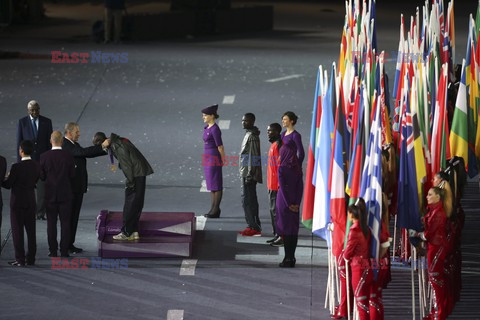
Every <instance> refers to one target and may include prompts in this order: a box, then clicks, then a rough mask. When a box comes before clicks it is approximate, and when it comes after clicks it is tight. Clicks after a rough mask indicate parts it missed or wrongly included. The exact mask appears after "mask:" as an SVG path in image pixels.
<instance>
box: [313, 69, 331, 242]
mask: <svg viewBox="0 0 480 320" xmlns="http://www.w3.org/2000/svg"><path fill="white" fill-rule="evenodd" d="M335 75H336V71H335V63H334V64H333V66H332V71H331V76H330V84H329V87H328V90H327V93H326V94H325V97H324V99H323V101H322V118H321V120H320V135H319V136H318V140H317V143H316V153H315V158H316V183H315V200H314V206H313V222H312V232H313V233H314V234H316V235H317V236H320V237H322V238H323V239H325V240H327V244H328V246H329V247H331V243H330V234H329V231H328V229H327V225H328V224H329V223H330V192H329V191H328V175H329V172H330V157H331V154H332V135H333V130H334V122H333V114H334V111H333V108H334V107H335V105H336V103H335V101H336V93H335Z"/></svg>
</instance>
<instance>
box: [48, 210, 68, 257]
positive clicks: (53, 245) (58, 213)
mask: <svg viewBox="0 0 480 320" xmlns="http://www.w3.org/2000/svg"><path fill="white" fill-rule="evenodd" d="M46 209H47V237H48V250H49V251H50V252H52V253H57V249H58V242H57V217H60V228H61V229H60V230H61V231H60V254H61V255H67V254H68V248H69V247H70V239H71V238H70V216H71V214H72V202H71V201H66V202H54V203H46Z"/></svg>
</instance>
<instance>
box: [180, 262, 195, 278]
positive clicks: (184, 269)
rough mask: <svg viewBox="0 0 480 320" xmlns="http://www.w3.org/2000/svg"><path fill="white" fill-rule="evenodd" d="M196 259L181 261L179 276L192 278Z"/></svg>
mask: <svg viewBox="0 0 480 320" xmlns="http://www.w3.org/2000/svg"><path fill="white" fill-rule="evenodd" d="M197 261H198V260H197V259H190V260H187V259H185V260H183V261H182V266H181V267H180V275H181V276H194V275H195V268H196V267H197Z"/></svg>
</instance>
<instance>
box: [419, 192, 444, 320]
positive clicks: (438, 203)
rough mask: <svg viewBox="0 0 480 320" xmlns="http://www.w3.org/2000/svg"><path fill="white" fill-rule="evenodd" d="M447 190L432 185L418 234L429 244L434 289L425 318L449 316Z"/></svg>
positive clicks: (429, 267) (431, 280) (428, 254)
mask: <svg viewBox="0 0 480 320" xmlns="http://www.w3.org/2000/svg"><path fill="white" fill-rule="evenodd" d="M444 197H445V191H444V190H442V189H440V188H439V187H432V188H430V190H428V194H427V213H426V214H425V216H424V217H423V224H424V230H425V231H423V232H420V233H418V234H416V236H419V237H420V238H421V239H422V240H424V241H426V242H427V244H428V248H427V264H428V281H429V282H430V285H431V286H432V289H433V302H434V303H433V306H432V310H431V311H430V314H429V315H427V316H426V317H424V319H439V320H444V319H446V318H447V310H446V307H447V306H446V299H445V298H446V295H447V293H446V287H445V269H444V260H445V255H446V251H447V249H446V247H447V241H446V240H447V234H446V233H447V232H446V224H447V215H446V214H445V210H444V208H443V199H444Z"/></svg>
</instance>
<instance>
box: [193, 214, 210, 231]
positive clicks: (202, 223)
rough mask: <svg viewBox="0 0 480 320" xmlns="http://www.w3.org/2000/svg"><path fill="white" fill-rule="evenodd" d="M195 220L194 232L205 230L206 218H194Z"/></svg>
mask: <svg viewBox="0 0 480 320" xmlns="http://www.w3.org/2000/svg"><path fill="white" fill-rule="evenodd" d="M195 220H196V221H197V227H196V230H203V229H205V222H207V218H206V217H204V216H196V217H195Z"/></svg>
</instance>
